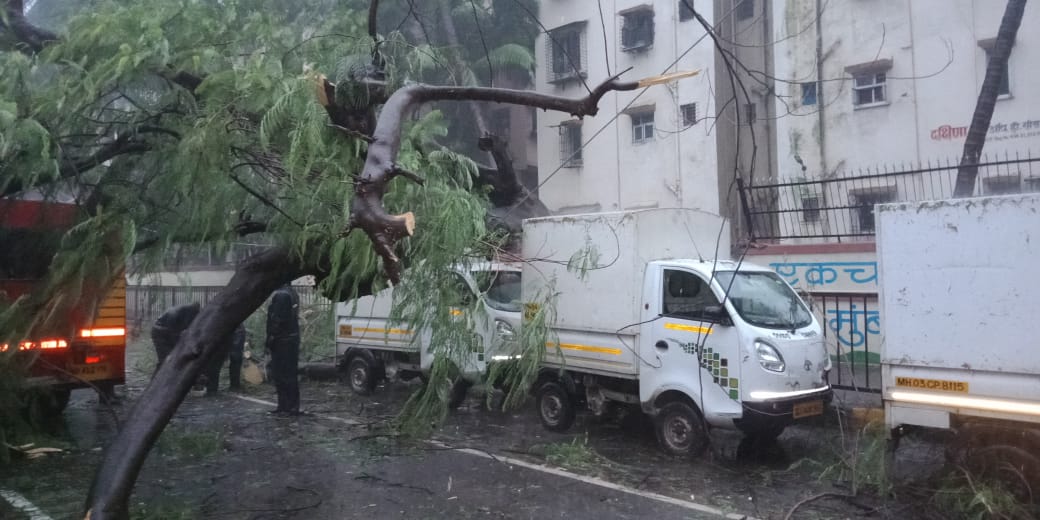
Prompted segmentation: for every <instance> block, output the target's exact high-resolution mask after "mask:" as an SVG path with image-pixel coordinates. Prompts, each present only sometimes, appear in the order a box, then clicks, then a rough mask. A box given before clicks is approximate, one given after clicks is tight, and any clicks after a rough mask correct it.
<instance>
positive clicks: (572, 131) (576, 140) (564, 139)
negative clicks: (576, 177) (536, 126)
mask: <svg viewBox="0 0 1040 520" xmlns="http://www.w3.org/2000/svg"><path fill="white" fill-rule="evenodd" d="M581 145H582V142H581V121H567V122H565V123H563V124H561V125H560V162H561V163H563V166H564V167H566V168H577V167H579V166H581Z"/></svg>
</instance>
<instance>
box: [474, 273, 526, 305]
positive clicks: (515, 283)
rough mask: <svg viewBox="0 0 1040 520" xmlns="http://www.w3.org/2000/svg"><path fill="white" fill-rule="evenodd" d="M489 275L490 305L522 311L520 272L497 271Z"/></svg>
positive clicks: (488, 292)
mask: <svg viewBox="0 0 1040 520" xmlns="http://www.w3.org/2000/svg"><path fill="white" fill-rule="evenodd" d="M488 275H489V276H488V278H489V280H488V282H489V284H488V285H485V287H487V288H488V289H487V303H488V305H490V306H491V308H493V309H497V310H500V311H506V312H520V272H519V271H495V272H493V273H488ZM482 285H483V284H482Z"/></svg>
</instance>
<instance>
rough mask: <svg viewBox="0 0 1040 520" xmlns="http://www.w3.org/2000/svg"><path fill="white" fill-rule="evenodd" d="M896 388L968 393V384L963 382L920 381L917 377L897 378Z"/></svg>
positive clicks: (942, 380)
mask: <svg viewBox="0 0 1040 520" xmlns="http://www.w3.org/2000/svg"><path fill="white" fill-rule="evenodd" d="M896 386H902V387H904V388H918V389H921V390H940V391H943V392H961V393H965V394H966V393H968V383H966V382H964V381H948V380H945V379H921V378H919V377H897V378H896Z"/></svg>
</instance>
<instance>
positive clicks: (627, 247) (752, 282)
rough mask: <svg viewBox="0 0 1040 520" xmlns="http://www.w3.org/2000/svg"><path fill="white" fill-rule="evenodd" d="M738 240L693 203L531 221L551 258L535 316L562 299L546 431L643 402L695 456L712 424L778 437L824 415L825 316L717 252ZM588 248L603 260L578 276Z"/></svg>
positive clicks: (526, 240) (771, 277) (758, 270)
mask: <svg viewBox="0 0 1040 520" xmlns="http://www.w3.org/2000/svg"><path fill="white" fill-rule="evenodd" d="M728 237H729V229H728V227H727V226H726V224H725V222H724V220H723V219H722V218H721V217H719V216H717V215H713V214H709V213H704V212H699V211H694V210H683V209H653V210H640V211H631V212H621V213H601V214H590V215H569V216H561V217H549V218H540V219H531V220H527V221H525V222H524V236H523V253H524V258H528V259H549V260H550V261H543V262H539V261H537V260H535V261H531V262H530V263H528V264H525V266H524V271H523V301H524V304H525V306H526V307H525V315H526V314H528V313H532V312H537V311H538V309H540V308H541V306H542V305H555V315H556V319H555V322H554V323H553V325H552V331H551V332H552V333H551V335H550V337H551V338H552V339H551V340H550V341H548V342H547V345H546V349H547V351H546V355H545V358H544V359H545V361H544V367H543V369H542V371H541V373H540V375H539V379H538V382H537V383H536V385H535V388H534V391H535V393H536V396H537V405H538V410H539V415H540V417H541V421H542V424H543V425H544V426H545V427H546V428H548V429H549V430H553V431H564V430H566V429H567V428H569V427H570V425H571V423H572V422H573V420H574V417H575V412H576V409H577V406H578V404H584V405H586V406H587V407H588V408H589V409H591V410H592V411H593V412H594V413H597V414H602V413H604V412H605V411H607V410H608V409H609V407H610V406H611V405H613V404H618V403H620V404H628V405H638V406H639V407H640V408H641V409H642V411H643V412H645V413H646V414H648V415H649V416H650V417H652V418H653V419H654V422H655V429H656V432H657V438H658V441H659V443H660V445H661V447H662V449H663V450H664V451H666V452H668V453H671V454H674V455H687V454H693V453H696V452H698V451H700V450H701V449H702V448H703V447H704V446H706V444H707V440H708V437H707V433H708V432H707V428H708V427H719V428H729V429H733V428H736V429H740V430H742V431H744V432H745V433H747V434H749V435H754V436H764V437H776V436H778V435H780V433H781V432H782V431H783V430H784V428H785V427H786V426H787V425H788V424H790V423H791V421H793V420H796V419H800V418H803V417H810V416H814V415H820V414H821V413H822V412H823V410H824V405H825V403H827V402H828V401H829V400H830V398H831V390H830V387H829V386H828V384H827V371H828V370H829V369H830V357H829V356H828V353H827V351H826V348H825V345H824V338H823V335H822V331H821V328H820V324H819V323H818V322H817V320H816V319H815V317H814V316H813V313H812V312H810V310H809V308H808V307H807V306H806V305H805V303H804V302H803V301H802V300H801V298H799V296H798V295H797V293H795V291H794V290H792V289H791V287H790V286H789V285H788V284H787V283H786V282H785V281H784V280H783V279H782V278H780V277H779V276H777V275H776V273H774V272H772V271H771V270H769V269H766V268H763V267H758V266H754V265H751V264H748V263H740V264H739V265H738V263H737V262H734V261H731V260H716V259H715V258H714V257H715V253H716V251H719V252H728V251H729V247H730V244H729V238H728ZM576 252H577V253H578V256H577V257H576V256H575V253H576ZM582 252H584V255H585V256H591V257H593V258H595V261H594V262H585V264H586V265H587V266H588V268H587V269H585V270H578V272H575V269H574V267H575V265H578V264H581V263H582V262H581V259H580V257H581V256H582V254H583V253H582ZM567 259H570V261H567ZM552 260H562V261H552ZM568 264H569V266H570V269H568ZM547 288H549V289H550V290H549V291H547ZM727 291H728V292H729V294H728V297H727V296H726V293H727ZM547 292H552V293H554V294H555V295H556V297H555V298H554V299H552V300H549V301H552V303H542V302H539V298H544V295H545V294H546V293H547Z"/></svg>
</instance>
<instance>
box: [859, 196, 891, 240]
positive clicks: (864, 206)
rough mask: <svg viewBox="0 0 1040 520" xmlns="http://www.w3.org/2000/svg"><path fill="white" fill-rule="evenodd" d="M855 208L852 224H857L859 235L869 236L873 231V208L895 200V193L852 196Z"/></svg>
mask: <svg viewBox="0 0 1040 520" xmlns="http://www.w3.org/2000/svg"><path fill="white" fill-rule="evenodd" d="M853 199H854V201H855V206H856V207H855V208H854V209H853V210H852V211H853V213H854V217H855V218H854V222H855V223H856V224H858V228H859V233H863V234H869V233H873V232H874V230H875V226H874V224H875V222H874V206H875V205H876V204H884V203H886V202H892V201H893V200H895V193H893V192H891V191H875V192H869V193H859V194H854V195H853Z"/></svg>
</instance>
